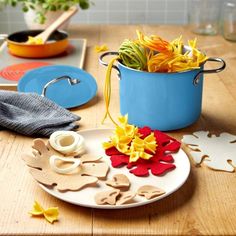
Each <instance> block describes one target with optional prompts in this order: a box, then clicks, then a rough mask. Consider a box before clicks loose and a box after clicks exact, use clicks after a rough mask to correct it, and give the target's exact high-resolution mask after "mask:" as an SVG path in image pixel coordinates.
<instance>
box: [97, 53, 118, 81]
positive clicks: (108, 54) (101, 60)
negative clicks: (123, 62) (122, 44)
mask: <svg viewBox="0 0 236 236" xmlns="http://www.w3.org/2000/svg"><path fill="white" fill-rule="evenodd" d="M110 55H116V56H118V55H119V53H118V52H105V53H103V54H102V55H101V56H100V57H99V62H100V64H101V65H103V66H108V63H107V62H105V61H103V58H104V57H106V56H110ZM112 68H114V69H115V70H117V74H118V77H119V78H120V69H119V68H118V67H117V66H116V65H113V66H112Z"/></svg>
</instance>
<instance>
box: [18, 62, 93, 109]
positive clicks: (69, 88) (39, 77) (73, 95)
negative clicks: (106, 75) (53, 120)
mask: <svg viewBox="0 0 236 236" xmlns="http://www.w3.org/2000/svg"><path fill="white" fill-rule="evenodd" d="M63 76H69V77H70V78H72V79H73V80H76V82H75V84H73V85H71V84H70V83H69V80H68V79H63V80H58V81H57V82H56V83H53V84H50V85H49V86H48V87H47V90H46V93H45V97H47V98H49V99H50V100H52V101H54V102H55V103H57V104H58V105H60V106H62V107H64V108H73V107H77V106H80V105H83V104H85V103H87V102H88V101H90V100H91V99H92V98H93V97H94V96H95V95H96V92H97V83H96V80H95V79H94V78H93V76H92V75H90V74H89V73H87V72H86V71H84V70H82V69H79V68H77V67H73V66H64V65H54V66H44V67H40V68H38V69H34V70H31V71H29V72H27V73H26V74H25V75H24V76H23V77H22V78H21V79H20V81H19V83H18V87H17V89H18V91H19V92H27V93H28V92H34V93H37V94H40V95H41V94H42V92H43V89H44V87H45V85H46V84H47V83H49V82H50V81H52V80H54V79H56V78H59V77H63Z"/></svg>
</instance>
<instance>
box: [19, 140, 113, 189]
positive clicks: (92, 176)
mask: <svg viewBox="0 0 236 236" xmlns="http://www.w3.org/2000/svg"><path fill="white" fill-rule="evenodd" d="M33 149H34V150H33V155H23V157H22V159H23V160H24V161H25V163H26V164H27V165H28V166H29V167H30V170H29V171H30V173H31V175H32V176H33V177H34V179H35V180H36V181H38V182H39V183H42V184H44V185H47V186H54V185H56V186H55V187H56V189H57V190H59V191H67V190H73V191H75V190H79V189H81V188H83V187H85V186H87V185H93V184H95V183H96V182H97V181H98V178H105V177H106V175H107V173H108V170H109V167H108V165H107V164H106V163H105V162H101V161H99V160H100V159H101V157H97V156H91V155H89V154H87V155H83V156H82V157H81V158H75V159H79V160H80V165H79V166H78V167H76V169H74V170H73V171H72V172H71V173H66V174H61V173H58V172H56V171H55V170H53V169H52V168H51V165H50V158H51V157H52V156H57V157H63V155H62V154H60V153H58V152H56V151H55V150H53V149H52V148H51V147H50V145H46V144H45V143H44V141H43V140H42V139H35V140H34V141H33ZM58 159H60V158H58ZM54 161H55V160H54ZM57 161H58V160H57ZM70 165H71V163H70ZM56 167H57V168H59V169H66V168H67V167H68V162H65V163H64V162H63V160H62V161H61V162H60V163H59V164H57V166H56Z"/></svg>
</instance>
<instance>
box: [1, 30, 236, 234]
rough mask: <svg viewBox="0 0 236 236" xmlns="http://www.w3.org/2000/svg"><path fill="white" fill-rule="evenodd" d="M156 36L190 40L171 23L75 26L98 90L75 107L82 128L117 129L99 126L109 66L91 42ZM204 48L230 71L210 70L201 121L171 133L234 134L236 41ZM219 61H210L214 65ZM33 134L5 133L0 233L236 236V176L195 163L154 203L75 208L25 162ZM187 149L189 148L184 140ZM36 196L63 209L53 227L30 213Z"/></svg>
mask: <svg viewBox="0 0 236 236" xmlns="http://www.w3.org/2000/svg"><path fill="white" fill-rule="evenodd" d="M136 29H140V30H142V31H143V32H145V33H146V34H159V35H160V36H162V37H163V38H166V39H167V40H172V39H174V38H176V37H178V36H179V35H180V34H182V35H183V38H184V39H185V40H186V42H187V39H192V38H195V37H196V36H197V35H194V34H192V33H191V32H190V31H189V30H188V27H186V26H167V25H128V26H124V25H106V26H104V25H94V26H91V25H90V26H89V25H77V26H76V25H74V26H71V28H70V36H71V37H74V38H75V37H77V38H87V40H88V41H87V42H88V47H87V53H86V58H85V65H84V68H85V69H86V70H87V71H88V72H89V73H91V74H92V75H93V76H94V77H95V78H96V80H97V83H98V94H97V96H96V97H95V98H94V99H93V100H91V101H90V102H89V103H88V104H86V105H84V106H82V107H79V108H76V109H72V112H74V113H77V114H78V115H80V116H81V117H82V119H81V121H80V130H82V129H87V128H96V127H113V125H112V124H111V122H110V121H106V122H105V124H104V125H103V126H102V125H101V120H102V117H103V114H104V111H105V106H104V101H103V95H102V91H103V82H104V77H105V68H104V67H102V66H100V65H99V63H98V56H99V54H97V53H95V51H94V46H95V45H101V44H104V43H105V44H107V45H108V47H109V49H110V50H114V51H116V50H117V49H118V47H119V45H120V44H121V42H122V41H123V40H124V39H125V38H134V37H136V35H135V30H136ZM197 38H198V45H199V48H200V49H202V50H203V51H205V52H206V54H207V55H208V56H212V57H213V56H215V57H221V58H223V59H225V61H226V63H227V68H226V69H225V70H224V71H223V72H221V73H219V74H210V75H205V80H204V91H203V107H202V115H201V117H200V119H199V120H198V121H197V122H196V123H195V124H193V125H192V126H190V127H188V128H185V129H181V130H178V131H174V132H169V134H170V135H172V136H174V137H176V138H177V139H179V140H181V138H182V136H183V135H184V134H189V133H192V132H194V131H198V130H209V131H211V132H213V133H216V134H218V133H221V132H229V133H232V134H234V135H235V134H236V82H235V81H236V44H235V43H231V42H228V41H226V40H224V39H223V38H222V36H220V35H217V36H200V35H198V36H197ZM215 66H216V65H215V64H214V63H207V67H208V68H214V67H215ZM112 88H113V89H112V100H111V111H112V114H113V115H114V117H116V116H118V115H119V95H118V92H119V85H118V80H117V78H116V74H115V73H114V74H113V79H112ZM31 143H32V138H30V137H24V136H21V135H18V134H16V133H13V132H10V131H0V191H1V192H0V235H236V210H235V209H236V174H235V172H234V173H225V172H219V171H212V170H210V169H208V168H206V167H197V166H195V165H194V164H193V163H191V165H192V166H191V173H190V176H189V178H188V180H187V181H186V183H185V184H184V185H183V186H182V187H181V188H180V189H179V190H178V191H177V192H175V193H173V194H171V195H170V196H168V197H167V198H164V199H163V200H160V201H158V202H155V203H153V204H150V205H146V206H142V207H138V208H133V209H125V210H94V209H89V208H84V207H79V206H74V205H71V204H68V203H65V202H63V201H60V200H58V199H56V198H54V197H52V196H50V195H49V194H47V193H45V192H44V191H43V190H42V189H41V188H40V187H39V186H38V184H37V183H36V182H35V181H34V180H33V179H32V177H31V176H30V174H29V173H28V170H27V168H26V167H25V165H24V163H23V161H22V160H21V154H22V153H25V152H30V149H31ZM183 149H184V150H185V151H186V152H187V153H188V151H189V150H188V148H186V147H185V146H184V145H183ZM34 200H38V201H39V202H40V203H42V205H43V206H45V207H49V206H58V207H59V211H60V216H59V221H58V222H55V223H54V224H53V225H51V224H49V223H47V222H46V221H44V220H42V219H41V218H31V217H30V215H29V214H28V211H29V210H31V207H32V205H33V202H34Z"/></svg>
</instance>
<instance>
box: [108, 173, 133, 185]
mask: <svg viewBox="0 0 236 236" xmlns="http://www.w3.org/2000/svg"><path fill="white" fill-rule="evenodd" d="M106 185H108V186H111V187H113V188H124V187H126V188H127V187H129V186H130V182H129V179H128V178H127V176H126V175H124V174H116V175H114V176H113V177H112V179H111V180H107V181H106Z"/></svg>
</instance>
